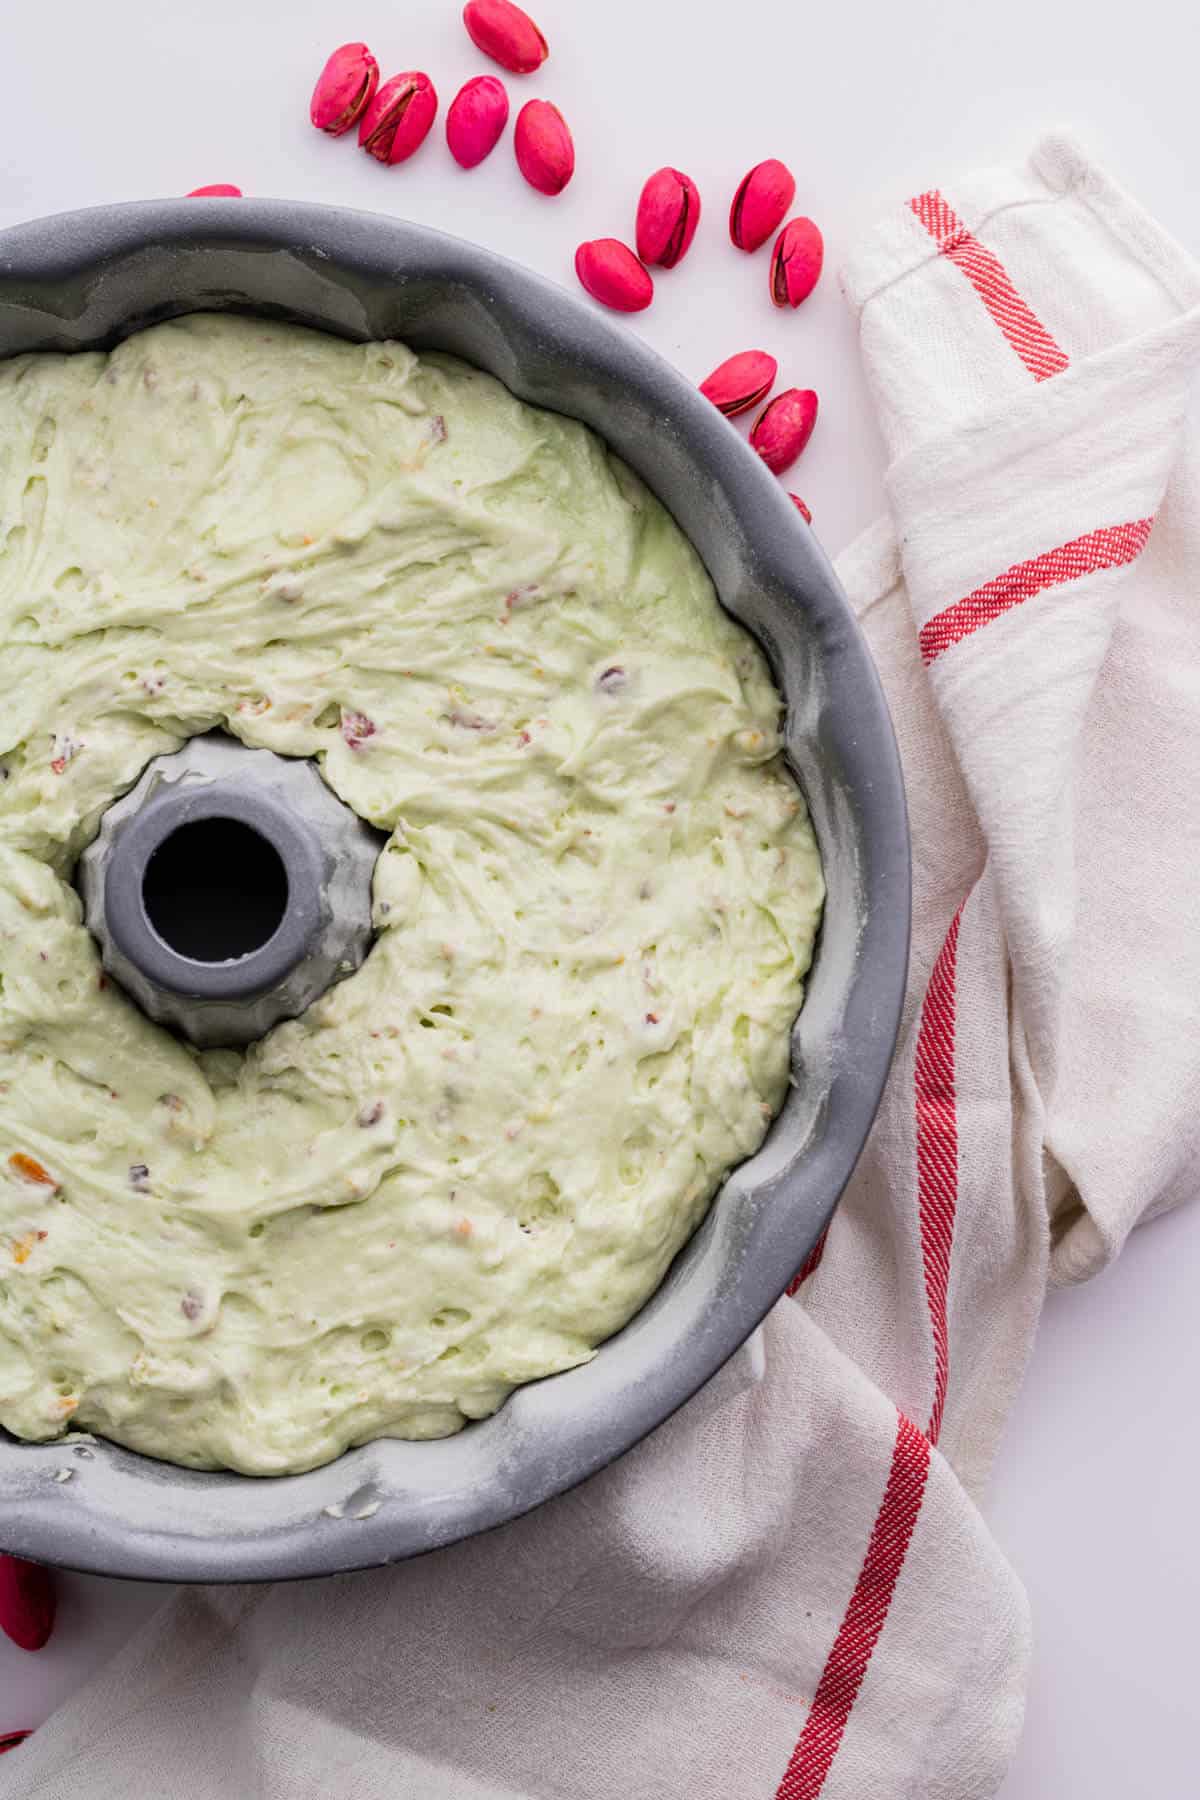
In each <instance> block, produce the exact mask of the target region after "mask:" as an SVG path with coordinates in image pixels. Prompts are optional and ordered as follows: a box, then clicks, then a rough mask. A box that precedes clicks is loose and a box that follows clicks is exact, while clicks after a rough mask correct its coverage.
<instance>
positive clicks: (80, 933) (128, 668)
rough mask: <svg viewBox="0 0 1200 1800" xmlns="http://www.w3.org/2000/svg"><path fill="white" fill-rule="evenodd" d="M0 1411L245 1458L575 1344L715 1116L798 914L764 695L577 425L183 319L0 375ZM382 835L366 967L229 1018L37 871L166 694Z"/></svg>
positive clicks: (358, 356) (727, 1143)
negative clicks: (226, 1041)
mask: <svg viewBox="0 0 1200 1800" xmlns="http://www.w3.org/2000/svg"><path fill="white" fill-rule="evenodd" d="M0 644H2V646H3V670H4V699H3V703H2V704H0V1424H3V1425H4V1426H5V1427H7V1429H8V1430H9V1431H11V1432H14V1433H16V1434H17V1435H18V1436H20V1437H23V1438H31V1439H46V1438H53V1437H55V1436H57V1435H58V1434H60V1433H62V1432H64V1431H66V1430H67V1429H68V1428H79V1427H83V1428H87V1429H89V1430H92V1431H95V1432H98V1433H100V1434H102V1435H104V1436H106V1437H109V1438H113V1439H116V1440H118V1441H119V1442H120V1443H123V1444H128V1445H131V1446H133V1447H134V1448H136V1449H138V1450H142V1451H146V1452H148V1453H149V1454H151V1455H154V1456H159V1457H165V1458H167V1459H169V1460H171V1461H173V1462H178V1463H187V1464H192V1465H194V1466H197V1467H213V1466H225V1467H230V1468H234V1469H240V1470H244V1471H246V1472H247V1473H250V1474H264V1475H265V1474H278V1473H283V1472H285V1471H294V1470H300V1469H306V1468H310V1467H312V1466H314V1465H315V1464H318V1463H322V1462H325V1461H327V1460H328V1459H330V1458H331V1457H334V1456H337V1455H338V1453H339V1452H340V1451H341V1450H343V1449H344V1448H345V1447H346V1446H347V1445H350V1444H357V1443H361V1442H363V1441H364V1440H366V1439H369V1438H373V1437H379V1436H385V1435H390V1436H398V1437H409V1438H429V1437H439V1436H443V1435H445V1434H447V1433H449V1432H453V1431H456V1430H457V1429H458V1428H459V1427H460V1426H461V1425H462V1424H463V1423H464V1421H465V1420H467V1419H476V1418H481V1417H483V1416H485V1415H486V1414H488V1413H491V1412H493V1411H494V1410H495V1409H496V1408H497V1407H498V1406H499V1405H500V1404H501V1403H502V1402H503V1400H504V1398H505V1396H506V1395H507V1394H508V1393H509V1392H510V1391H511V1389H512V1388H513V1387H514V1386H515V1385H516V1384H518V1383H520V1382H524V1381H530V1380H532V1379H534V1378H536V1377H537V1376H540V1375H546V1374H549V1373H551V1372H553V1371H555V1370H560V1369H567V1368H570V1367H571V1366H572V1365H573V1364H577V1363H581V1362H584V1361H586V1360H587V1358H588V1357H589V1356H590V1355H591V1354H592V1352H593V1348H594V1346H595V1345H596V1344H598V1343H599V1342H600V1341H601V1340H602V1339H603V1338H605V1337H607V1336H608V1335H609V1334H610V1333H611V1332H613V1331H615V1330H617V1328H618V1327H619V1326H620V1325H621V1324H623V1323H624V1321H625V1320H626V1319H628V1318H629V1317H630V1315H631V1314H632V1313H633V1312H635V1311H636V1309H637V1308H638V1307H639V1306H640V1305H641V1304H642V1302H643V1301H644V1300H645V1299H646V1298H647V1296H648V1295H649V1294H650V1293H651V1292H652V1291H653V1289H654V1287H655V1286H656V1284H657V1283H658V1282H659V1281H660V1279H661V1277H662V1275H663V1273H664V1271H665V1270H666V1268H667V1265H668V1263H669V1262H670V1260H671V1258H672V1256H673V1255H674V1254H675V1252H676V1251H677V1250H678V1249H679V1247H680V1245H681V1244H682V1243H683V1242H684V1241H685V1239H686V1238H687V1237H688V1235H689V1233H690V1232H691V1231H692V1230H693V1229H694V1228H695V1226H696V1224H697V1222H698V1221H699V1219H700V1218H701V1217H702V1215H703V1213H704V1211H705V1209H706V1207H707V1206H708V1204H709V1201H710V1200H711V1198H712V1195H713V1192H714V1190H715V1189H716V1188H717V1186H718V1185H719V1183H720V1182H721V1180H722V1178H723V1177H724V1175H725V1174H726V1172H727V1171H728V1169H729V1168H730V1166H731V1165H732V1164H733V1163H735V1162H737V1161H739V1160H740V1159H742V1158H743V1157H745V1156H747V1155H748V1154H749V1153H750V1152H751V1151H753V1150H754V1149H755V1148H756V1146H757V1145H758V1144H759V1142H760V1140H761V1139H762V1137H763V1134H764V1132H765V1131H766V1128H767V1124H768V1122H769V1120H770V1118H771V1115H772V1113H773V1112H774V1111H775V1109H776V1108H777V1107H778V1106H779V1104H780V1102H781V1100H782V1097H783V1094H784V1090H785V1086H786V1082H787V1075H788V1035H789V1028H790V1026H791V1024H792V1021H793V1019H794V1017H795V1014H796V1011H797V1009H798V1007H799V1005H800V1001H801V997H802V977H803V976H804V974H805V971H806V969H807V967H808V963H809V958H810V954H811V949H812V943H813V937H814V933H815V931H816V928H817V924H818V920H819V917H820V909H821V902H822V897H823V886H822V880H821V870H820V863H819V859H818V856H817V851H816V847H815V844H814V840H813V834H812V830H811V828H810V825H809V822H808V817H807V814H806V811H805V807H804V804H803V801H802V799H801V796H800V794H799V792H798V790H797V788H796V786H795V784H794V782H793V781H792V779H791V778H790V776H789V775H788V773H787V772H786V770H785V768H784V767H783V764H782V762H781V760H780V756H779V749H780V739H779V714H780V701H779V696H778V694H777V692H776V691H775V689H774V687H773V685H772V682H771V679H770V676H769V673H768V670H767V667H766V665H765V662H764V660H763V657H762V655H761V654H760V652H759V650H758V648H757V647H756V645H755V644H754V642H753V641H752V639H751V638H750V637H749V636H748V635H747V634H746V633H745V632H744V631H743V630H742V629H741V628H740V627H739V626H737V625H735V624H734V623H733V622H732V621H731V620H730V619H729V618H728V617H727V616H726V615H725V614H724V613H723V612H722V611H721V610H720V608H719V606H718V604H717V601H716V597H715V595H714V592H713V588H712V585H711V583H710V581H709V580H708V577H707V575H706V574H705V571H704V569H703V567H702V565H701V563H700V562H699V560H698V558H697V556H696V554H695V552H694V551H693V550H692V548H691V546H690V545H689V544H688V543H687V541H686V540H685V539H684V538H683V536H682V535H681V534H680V532H679V530H678V528H677V527H676V526H675V525H674V523H673V522H672V520H671V519H670V518H669V517H668V515H667V514H666V513H665V512H664V511H663V509H662V507H661V506H659V505H658V503H657V502H656V501H655V500H654V499H653V498H652V497H651V496H650V494H649V493H648V492H647V490H646V489H645V488H644V487H643V486H642V485H641V483H640V482H639V481H638V480H636V479H635V478H634V477H633V476H632V475H631V473H630V472H629V471H628V470H627V469H626V468H625V467H624V466H623V465H622V464H621V463H619V462H618V461H616V460H615V459H614V458H613V457H612V456H611V455H609V454H608V452H607V451H606V449H605V447H604V446H603V444H602V443H601V442H600V441H599V440H598V439H597V438H596V437H595V436H593V435H592V434H591V433H590V432H589V431H587V430H586V429H585V428H584V427H582V426H580V425H578V424H575V423H573V422H571V421H569V420H566V419H562V418H558V417H557V416H555V415H553V414H550V413H546V412H543V411H540V410H538V409H537V408H534V407H529V406H525V405H523V404H521V403H520V402H518V401H517V400H515V399H514V398H513V397H512V395H511V394H509V393H508V392H507V390H506V389H505V388H503V387H502V386H500V385H499V383H497V382H496V381H494V380H493V379H492V378H491V377H489V376H486V375H483V374H481V373H479V372H478V371H476V370H474V369H471V368H469V367H467V366H465V365H463V364H460V363H457V362H455V361H453V360H451V359H449V358H443V357H440V356H429V357H424V358H422V359H420V360H419V361H418V359H417V358H416V357H415V356H414V355H413V354H412V353H411V352H410V351H408V350H406V349H405V348H404V347H403V346H401V345H399V344H390V343H388V344H379V343H377V344H356V345H352V344H346V343H342V342H340V341H338V340H335V339H333V338H329V337H324V336H321V335H318V334H316V333H311V332H306V331H301V330H298V329H294V328H292V327H288V326H282V325H274V324H265V323H262V322H260V321H251V320H245V319H234V318H225V317H205V316H199V317H193V318H189V319H185V320H181V321H175V322H172V323H170V324H166V325H160V326H156V327H155V328H154V329H152V330H149V331H146V332H143V333H141V334H140V335H138V336H137V337H134V338H132V339H130V340H129V341H128V342H126V343H124V344H122V345H121V346H120V348H119V349H117V350H115V351H114V352H113V353H112V354H111V355H103V354H86V355H76V356H69V357H64V356H52V355H37V356H23V357H19V358H16V359H14V360H12V361H9V362H7V363H4V364H3V365H0ZM213 729H223V730H225V731H227V732H230V733H231V734H232V735H233V736H234V737H236V738H239V739H241V740H242V742H243V743H246V744H250V745H256V746H262V747H264V748H266V749H270V750H274V751H276V752H279V753H281V754H283V755H286V756H303V757H313V758H316V759H317V762H318V764H319V766H320V768H321V770H322V772H323V774H324V777H325V780H326V781H327V782H328V783H329V785H330V787H331V788H332V789H333V791H334V792H335V793H336V794H337V795H338V796H339V797H340V798H341V799H342V800H343V801H345V803H346V804H347V805H348V806H351V807H353V808H354V809H355V811H356V812H358V813H360V814H361V815H362V817H363V818H365V819H368V820H369V821H370V822H371V824H372V825H374V826H376V827H378V828H380V829H381V830H383V831H385V832H387V833H389V834H390V836H389V838H388V841H387V845H386V848H385V849H384V851H383V852H382V854H381V856H380V859H379V863H378V867H377V870H376V876H375V887H374V918H375V925H376V928H377V932H378V936H377V939H376V942H375V944H374V947H373V948H372V950H371V952H370V954H369V956H368V957H367V960H366V962H365V963H364V964H363V966H362V968H361V969H360V970H359V971H358V972H357V973H356V974H354V975H352V976H350V977H349V978H348V979H347V980H345V981H343V982H341V983H339V984H338V985H336V986H334V987H332V988H331V989H330V990H329V991H328V992H327V993H326V994H325V995H324V996H323V997H322V998H321V999H320V1000H318V1001H317V1002H315V1003H314V1004H313V1005H312V1006H311V1007H310V1008H309V1010H308V1012H307V1013H306V1014H305V1015H304V1016H303V1017H302V1018H301V1019H298V1020H295V1021H292V1022H289V1023H286V1024H282V1025H279V1026H277V1027H275V1028H274V1029H273V1030H272V1031H270V1032H269V1033H268V1035H267V1036H266V1037H265V1038H263V1039H262V1040H261V1041H260V1042H258V1043H256V1044H254V1045H253V1046H251V1048H250V1049H249V1050H247V1051H245V1052H242V1051H232V1050H218V1051H206V1052H197V1051H195V1050H193V1049H191V1048H190V1047H189V1046H187V1045H186V1044H184V1043H182V1042H181V1041H179V1040H178V1039H176V1038H175V1037H174V1036H172V1035H171V1034H170V1033H168V1032H166V1031H164V1030H162V1029H161V1028H159V1027H158V1026H155V1025H153V1024H151V1023H150V1022H149V1021H148V1020H147V1019H146V1018H145V1017H144V1016H143V1015H142V1014H141V1013H140V1012H139V1010H138V1008H137V1007H136V1006H135V1005H134V1003H133V1002H132V1001H131V1000H129V999H128V998H127V997H126V995H125V994H124V993H123V992H122V991H121V990H120V989H119V988H118V987H117V986H115V984H113V983H112V982H110V981H108V980H107V979H106V978H105V977H104V976H103V974H102V972H101V969H100V965H99V960H98V954H97V951H96V947H95V945H94V943H93V941H92V939H91V937H90V935H89V934H88V932H87V930H86V929H85V928H84V926H83V924H82V923H81V911H80V904H79V901H78V899H77V897H76V894H75V891H74V889H73V887H72V886H71V879H72V874H73V870H74V866H75V861H76V858H77V857H78V854H79V851H80V849H81V848H82V847H83V846H84V845H85V844H86V843H87V842H88V841H89V840H90V838H91V837H92V836H93V835H94V833H95V831H96V829H97V826H98V823H99V819H100V816H101V814H102V812H103V810H104V808H105V807H106V806H108V805H109V803H110V802H111V801H112V800H114V799H115V798H116V797H117V796H118V795H120V794H121V793H123V792H124V791H125V790H126V789H127V788H128V787H130V786H131V784H132V783H133V782H134V781H135V780H136V779H137V777H138V775H139V774H140V772H141V770H142V769H143V768H144V767H145V765H146V763H147V762H148V761H149V759H150V758H151V757H153V756H156V755H159V754H161V753H162V752H165V751H170V750H174V749H176V748H177V747H178V746H179V745H180V744H181V743H182V742H183V741H184V740H185V739H186V738H188V737H189V736H191V735H193V734H194V733H197V732H204V731H210V730H213Z"/></svg>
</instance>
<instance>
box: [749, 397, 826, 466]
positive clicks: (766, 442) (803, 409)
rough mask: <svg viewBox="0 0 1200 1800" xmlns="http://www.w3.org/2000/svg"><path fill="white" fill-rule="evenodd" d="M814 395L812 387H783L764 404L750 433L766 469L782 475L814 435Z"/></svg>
mask: <svg viewBox="0 0 1200 1800" xmlns="http://www.w3.org/2000/svg"><path fill="white" fill-rule="evenodd" d="M816 422H817V396H816V395H815V394H814V393H813V391H812V389H811V388H785V389H784V391H783V393H782V394H776V396H775V398H774V400H772V402H771V404H770V405H769V406H764V408H763V410H762V411H761V412H760V413H759V415H758V417H757V419H755V421H754V425H753V427H752V429H751V432H750V443H751V446H752V448H753V449H755V450H757V451H758V454H759V455H760V456H761V457H762V459H763V461H764V462H765V463H766V465H767V467H768V469H771V470H773V471H774V473H775V474H776V475H782V474H783V471H784V470H785V469H790V468H791V466H792V464H793V463H794V462H795V460H796V458H797V457H798V456H799V454H800V452H801V451H802V450H803V448H804V446H805V444H807V442H808V440H809V438H810V437H811V436H812V434H813V426H814V425H815V424H816Z"/></svg>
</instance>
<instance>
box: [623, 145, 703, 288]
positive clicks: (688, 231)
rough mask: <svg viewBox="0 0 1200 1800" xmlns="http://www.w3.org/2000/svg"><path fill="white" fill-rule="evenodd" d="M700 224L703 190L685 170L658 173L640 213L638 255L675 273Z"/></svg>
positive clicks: (648, 186)
mask: <svg viewBox="0 0 1200 1800" xmlns="http://www.w3.org/2000/svg"><path fill="white" fill-rule="evenodd" d="M699 223H700V190H699V188H698V187H697V186H696V184H695V182H694V181H693V180H692V178H691V176H690V175H685V174H684V173H683V171H682V170H681V169H669V168H668V169H656V170H655V172H654V174H653V175H651V176H650V178H649V179H648V181H647V182H646V185H645V187H644V188H643V189H642V197H641V199H640V200H639V201H638V209H637V253H638V255H639V256H640V257H641V259H642V261H643V262H644V263H657V264H658V265H659V267H660V268H663V269H673V268H674V267H675V264H676V263H677V262H682V260H683V258H684V257H685V256H686V255H687V253H688V249H689V246H690V245H691V241H692V239H693V238H694V237H695V235H696V227H697V225H698V224H699Z"/></svg>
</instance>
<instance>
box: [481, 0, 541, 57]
mask: <svg viewBox="0 0 1200 1800" xmlns="http://www.w3.org/2000/svg"><path fill="white" fill-rule="evenodd" d="M463 24H464V25H465V26H466V28H467V36H468V37H469V38H470V40H471V42H472V43H473V44H474V46H475V48H476V49H477V50H482V52H483V54H484V55H485V56H490V57H491V59H492V61H493V62H498V63H499V64H500V67H501V68H502V69H511V70H512V72H513V74H514V75H528V74H530V73H531V71H532V70H534V69H537V68H540V67H541V65H542V64H543V63H544V62H545V60H546V58H547V57H548V56H549V54H550V47H549V45H548V44H547V42H546V40H545V38H544V37H543V36H542V34H541V32H540V31H539V30H538V28H537V26H536V25H535V24H534V22H533V20H532V19H531V18H530V16H529V14H528V13H527V12H522V10H521V8H520V7H519V6H514V5H513V4H512V0H468V3H467V5H466V6H464V7H463Z"/></svg>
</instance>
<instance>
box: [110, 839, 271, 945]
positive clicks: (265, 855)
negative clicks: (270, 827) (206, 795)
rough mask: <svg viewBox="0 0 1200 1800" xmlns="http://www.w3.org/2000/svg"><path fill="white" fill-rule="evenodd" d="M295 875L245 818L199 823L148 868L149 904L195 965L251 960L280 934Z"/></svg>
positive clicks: (164, 934) (145, 891)
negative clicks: (290, 878) (289, 875)
mask: <svg viewBox="0 0 1200 1800" xmlns="http://www.w3.org/2000/svg"><path fill="white" fill-rule="evenodd" d="M287 903H288V878H287V870H286V869H285V868H284V866H283V860H282V858H281V857H280V855H279V852H278V851H277V850H276V849H275V846H274V845H273V844H270V843H268V841H267V839H266V838H265V837H262V836H261V835H260V834H259V833H258V832H257V831H255V830H254V829H253V828H252V827H251V826H249V825H244V824H243V823H242V821H241V820H240V819H196V820H193V822H192V823H191V824H190V825H181V826H180V827H179V829H178V830H177V831H173V832H172V833H171V835H170V836H169V837H166V838H164V839H163V841H162V843H161V844H160V845H159V846H158V849H157V850H156V851H155V852H154V854H153V856H151V858H150V861H149V862H148V863H147V865H146V873H145V875H144V876H143V878H142V904H143V905H144V906H145V909H146V917H147V919H148V920H149V921H150V924H151V925H152V926H153V928H154V930H155V931H156V932H157V933H158V935H159V937H160V938H161V939H162V941H163V943H164V944H166V945H167V947H168V949H171V950H174V951H175V953H176V955H177V956H187V957H190V958H191V959H192V961H194V962H207V963H216V962H229V961H231V960H233V959H234V958H237V957H241V956H249V955H251V953H252V952H253V951H255V950H261V949H262V946H263V945H264V944H265V943H267V942H268V941H269V940H270V939H271V938H272V937H274V935H275V933H276V931H277V930H278V929H279V926H280V924H281V923H282V921H283V916H284V913H285V912H286V911H287Z"/></svg>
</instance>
